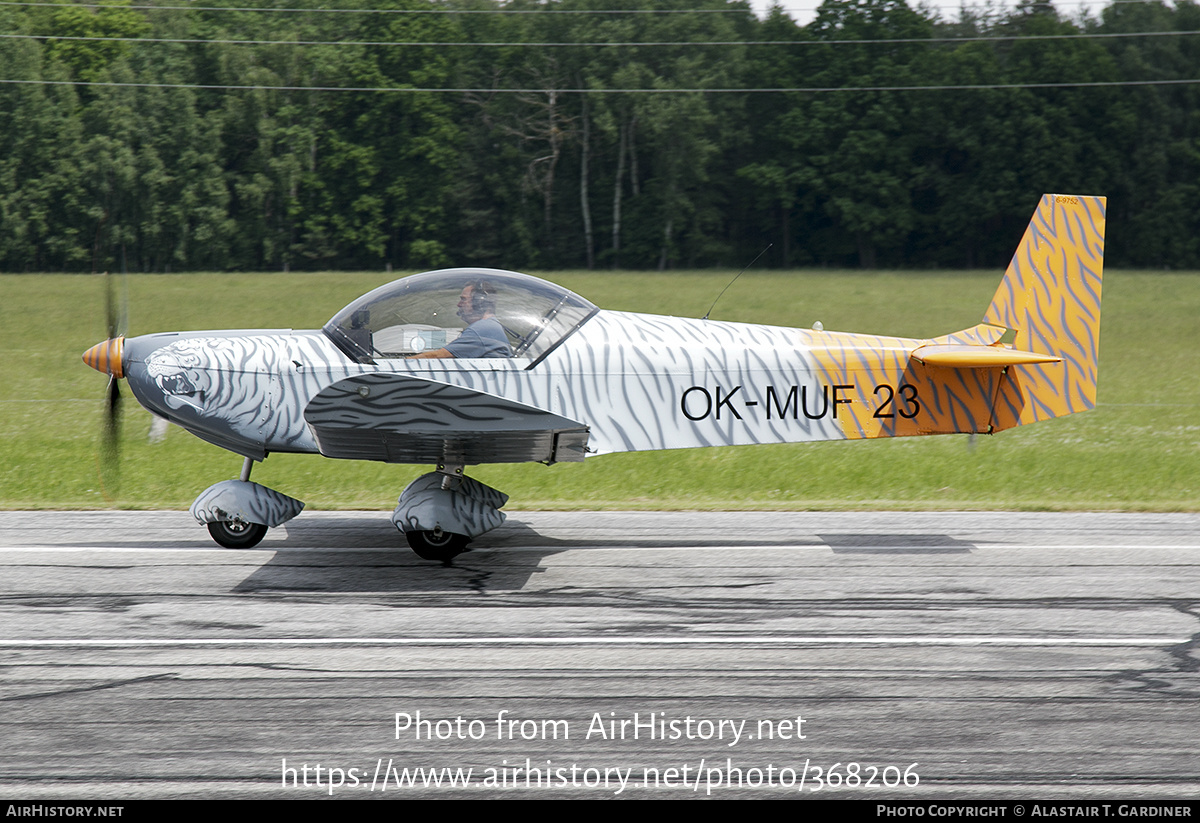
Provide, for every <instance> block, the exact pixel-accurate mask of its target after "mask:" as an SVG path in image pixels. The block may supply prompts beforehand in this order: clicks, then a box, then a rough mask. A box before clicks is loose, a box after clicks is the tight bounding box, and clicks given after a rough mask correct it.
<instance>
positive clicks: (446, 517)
mask: <svg viewBox="0 0 1200 823" xmlns="http://www.w3.org/2000/svg"><path fill="white" fill-rule="evenodd" d="M462 472H463V467H462V466H459V465H452V464H441V465H439V466H438V469H437V471H435V472H429V473H428V474H423V475H421V476H420V477H418V478H417V479H416V480H414V481H413V482H411V483H409V484H408V487H407V488H406V489H405V490H404V491H403V492H401V493H400V499H399V501H397V503H396V510H395V511H394V512H392V522H393V523H395V524H396V528H398V529H399V530H400V531H402V532H404V537H405V539H406V540H408V545H409V546H410V547H411V548H412V550H413V551H414V552H416V554H417V556H418V557H420V558H422V559H424V560H441V561H442V562H445V561H447V560H452V559H453V558H455V557H457V556H458V555H460V554H462V553H463V552H464V551H466V549H467V544H468V543H470V542H471V541H472V540H473V539H475V538H476V537H479V535H481V534H483V533H485V532H489V531H491V530H492V529H494V528H496V527H497V526H499V525H500V524H501V523H503V522H504V512H502V511H500V507H501V506H503V505H504V504H505V503H507V502H508V495H507V494H505V493H504V492H501V491H497V490H496V489H493V488H492V487H491V486H485V485H484V484H483V483H480V482H479V481H478V480H472V479H471V478H470V477H466V476H465V475H463V473H462Z"/></svg>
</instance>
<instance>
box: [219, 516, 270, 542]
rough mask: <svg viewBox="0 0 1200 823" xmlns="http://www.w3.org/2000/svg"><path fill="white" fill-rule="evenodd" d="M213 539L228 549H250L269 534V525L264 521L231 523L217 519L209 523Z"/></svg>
mask: <svg viewBox="0 0 1200 823" xmlns="http://www.w3.org/2000/svg"><path fill="white" fill-rule="evenodd" d="M208 533H209V534H210V535H212V539H213V540H215V541H217V543H218V544H219V545H221V546H224V547H225V548H227V549H249V548H253V547H254V546H257V545H258V544H259V543H260V542H261V541H262V539H263V538H264V537H266V536H267V527H266V526H264V525H263V524H262V523H231V522H228V521H225V520H216V521H213V522H212V523H209V524H208Z"/></svg>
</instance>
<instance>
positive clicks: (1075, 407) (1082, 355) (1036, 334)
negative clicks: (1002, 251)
mask: <svg viewBox="0 0 1200 823" xmlns="http://www.w3.org/2000/svg"><path fill="white" fill-rule="evenodd" d="M1104 213H1105V198H1103V197H1084V196H1078V195H1065V194H1046V195H1043V196H1042V200H1041V202H1040V203H1039V204H1038V207H1037V211H1035V212H1034V214H1033V219H1032V220H1030V221H1029V227H1028V228H1026V229H1025V236H1024V237H1022V238H1021V244H1020V245H1019V246H1018V247H1017V251H1016V254H1014V255H1013V258H1012V262H1011V263H1009V264H1008V271H1007V272H1005V274H1004V280H1003V281H1002V282H1001V283H1000V288H999V289H997V290H996V296H995V297H994V298H992V303H991V305H990V306H989V307H988V310H987V312H986V313H985V314H984V316H983V322H984V323H987V324H990V325H993V326H1001V327H1003V328H1006V329H1012V330H1014V331H1016V333H1017V334H1016V339H1015V340H1014V341H1013V347H1014V348H1016V349H1019V350H1024V351H1028V352H1036V353H1038V354H1044V355H1050V356H1053V357H1057V358H1059V362H1055V363H1042V364H1038V365H1012V366H1009V367H1008V371H1007V374H1006V375H1005V378H1006V379H1004V380H1003V381H1001V385H1000V392H999V395H998V397H997V398H996V401H995V404H994V405H993V417H992V427H993V430H994V431H999V430H1001V429H1007V428H1011V427H1013V426H1019V425H1022V424H1024V423H1033V422H1036V421H1038V420H1046V419H1049V418H1051V417H1061V416H1063V415H1065V414H1073V413H1074V412H1079V411H1084V410H1086V409H1091V408H1094V407H1095V405H1096V370H1097V359H1098V354H1099V349H1100V287H1101V280H1102V278H1103V274H1104Z"/></svg>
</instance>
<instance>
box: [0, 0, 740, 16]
mask: <svg viewBox="0 0 1200 823" xmlns="http://www.w3.org/2000/svg"><path fill="white" fill-rule="evenodd" d="M71 5H73V6H82V7H84V8H121V9H149V10H153V11H253V12H264V13H287V14H502V15H510V14H752V12H751V11H750V10H749V9H276V8H256V7H253V6H158V5H128V6H110V5H106V4H104V3H71ZM0 6H51V7H54V8H60V9H61V8H63V7H64V4H62V3H41V2H34V1H33V0H31V1H30V2H20V1H19V0H0Z"/></svg>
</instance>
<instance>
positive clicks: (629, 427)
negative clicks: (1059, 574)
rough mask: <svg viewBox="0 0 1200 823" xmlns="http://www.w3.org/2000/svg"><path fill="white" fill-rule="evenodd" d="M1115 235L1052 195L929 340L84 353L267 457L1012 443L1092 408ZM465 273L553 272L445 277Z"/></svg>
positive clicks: (603, 341) (132, 344) (634, 333)
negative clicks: (990, 278)
mask: <svg viewBox="0 0 1200 823" xmlns="http://www.w3.org/2000/svg"><path fill="white" fill-rule="evenodd" d="M1104 225H1105V200H1104V198H1103V197H1084V196H1076V195H1045V196H1043V197H1042V200H1041V202H1040V204H1039V205H1038V208H1037V210H1036V212H1035V213H1034V216H1033V219H1032V220H1031V221H1030V223H1029V226H1028V228H1027V229H1026V232H1025V235H1024V237H1023V238H1022V240H1021V242H1020V245H1019V246H1018V248H1017V251H1016V253H1015V254H1014V255H1013V258H1012V262H1011V264H1010V265H1009V267H1008V270H1007V272H1006V273H1005V276H1004V279H1003V281H1002V282H1001V284H1000V287H999V288H998V289H997V291H996V295H995V297H994V299H993V301H992V303H991V305H990V306H989V307H988V309H987V311H986V312H985V313H984V316H983V320H982V323H980V324H979V325H977V326H974V327H973V328H970V329H965V330H963V331H960V332H955V333H953V334H948V335H945V336H943V337H938V338H932V339H913V338H899V337H885V336H878V335H867V334H851V333H844V332H835V331H824V330H809V329H789V328H781V327H774V326H762V325H751V324H742V323H728V322H719V321H710V320H706V319H705V320H697V319H690V318H676V317H663V316H655V315H645V314H636V313H629V312H610V311H602V310H594V311H592V312H590V313H583V311H584V310H583V309H580V312H581V314H580V316H581V317H583V319H582V320H581V321H580V322H579V323H578V324H577V325H576V326H573V327H571V328H570V329H569V330H568V331H567V332H566V333H565V335H564V336H563V338H562V340H561V342H555V343H554V344H553V345H552V346H550V347H548V348H546V349H545V350H544V351H543V352H540V353H539V354H538V355H537V357H536V359H532V360H531V359H529V358H528V357H524V356H514V357H512V358H493V359H478V360H477V359H464V360H456V359H453V358H450V359H405V358H403V357H400V356H397V355H394V354H391V355H383V353H382V352H378V351H376V352H375V353H374V354H375V356H372V357H369V358H368V357H363V356H361V355H359V356H355V355H354V353H353V352H352V351H349V350H348V349H347V347H346V345H344V344H339V343H337V342H335V341H336V338H335V337H334V336H333V335H331V333H329V332H328V329H329V327H328V326H327V327H326V331H324V332H323V331H290V330H280V331H274V330H258V331H222V332H194V333H175V334H160V335H147V336H144V337H137V338H132V339H129V340H126V341H124V345H123V348H122V347H121V346H114V345H113V341H106V342H105V343H101V344H98V346H97V347H94V349H93V350H91V351H89V353H88V354H87V355H85V361H89V363H90V364H91V365H93V367H95V368H98V369H99V370H101V371H105V370H107V371H108V373H110V374H112V373H113V372H114V368H115V367H114V366H112V365H111V363H112V360H113V359H114V357H113V356H111V354H110V353H112V352H120V355H119V358H117V359H119V361H120V362H119V363H117V364H116V366H117V367H123V372H124V375H125V376H126V378H127V379H128V380H129V382H130V385H131V387H132V389H133V392H134V395H135V396H136V397H137V399H138V400H139V402H141V404H142V405H143V406H145V407H146V408H148V409H149V410H150V411H152V412H153V413H155V414H157V415H159V416H160V417H164V418H166V419H168V420H171V421H172V422H175V423H177V424H179V425H180V426H182V427H183V428H185V429H188V430H189V431H191V432H193V433H194V434H196V435H198V436H200V437H202V438H204V439H206V440H208V441H210V442H213V443H215V444H217V445H219V446H222V447H223V448H226V449H229V450H231V451H234V452H237V453H239V454H241V455H243V456H245V457H247V458H250V459H253V460H262V459H264V458H265V457H266V455H267V454H269V453H271V452H309V453H322V454H325V455H327V456H330V457H338V458H348V459H372V460H382V461H388V462H435V463H439V464H446V465H453V466H458V467H461V466H465V465H475V464H480V463H496V462H522V461H530V460H533V461H540V462H548V463H549V462H559V461H562V460H580V459H583V456H584V455H585V454H586V455H593V456H594V455H600V454H606V453H612V452H622V451H643V450H654V449H676V448H695V447H702V446H725V445H749V444H767V443H787V442H806V441H819V440H839V439H861V438H874V437H896V436H908V435H922V434H946V433H967V432H969V433H975V432H996V431H1001V430H1003V429H1007V428H1011V427H1013V426H1018V425H1023V424H1025V423H1032V422H1037V421H1040V420H1045V419H1048V418H1051V417H1058V416H1061V415H1065V414H1072V413H1074V412H1078V411H1083V410H1085V409H1090V408H1092V407H1094V405H1095V398H1096V379H1097V353H1098V346H1099V322H1100V295H1101V279H1102V275H1103V253H1104ZM463 273H467V274H470V275H471V276H478V275H480V274H482V276H492V277H493V278H495V279H498V280H501V282H510V283H519V282H520V280H519V279H520V278H525V279H526V280H528V281H529V282H531V283H533V282H534V281H536V278H527V277H526V276H525V275H517V274H515V273H511V272H489V270H447V271H446V272H445V274H446V275H447V276H451V275H453V276H459V277H461V276H464V275H463ZM432 274H441V273H432ZM429 277H430V275H417V276H414V277H413V278H411V279H412V280H414V281H416V280H418V279H419V278H426V279H428V278H429ZM404 283H405V281H397V284H394V285H403V284H404ZM536 283H537V284H538V287H539V288H541V287H544V286H552V284H547V283H545V282H544V281H536ZM554 288H557V287H554ZM564 294H565V295H567V296H569V297H573V298H575V299H576V300H578V301H579V303H580V304H582V305H584V308H585V309H586V305H590V304H586V301H584V300H582V299H580V298H577V296H572V295H570V293H568V292H565V290H564ZM354 305H356V304H352V306H351V307H348V308H352V307H353V306H354ZM592 308H593V309H594V308H595V307H592ZM553 316H554V315H553V313H548V314H547V315H546V317H545V318H544V319H543V321H542V325H543V326H546V325H548V324H550V323H551V321H552V318H553ZM336 319H337V318H335V320H336ZM331 323H333V321H331ZM413 328H424V327H417V326H414V327H413ZM1006 332H1013V333H1015V337H1014V338H1013V341H1012V343H1011V344H1009V343H1003V342H1001V341H1002V338H1003V337H1004V336H1005V334H1006ZM511 333H512V332H510V334H511ZM537 333H538V332H537V331H536V330H535V331H534V332H532V333H531V334H530V335H529V337H528V339H527V340H526V344H528V340H529V339H532V338H533V337H536V336H537ZM348 334H350V335H352V334H354V331H353V329H351V331H350V332H348ZM380 337H383V335H382V333H381V335H380ZM380 345H382V344H380ZM521 350H522V349H521V347H519V346H518V347H515V351H518V352H520V351H521ZM99 363H103V364H105V368H101V366H100V365H97V364H99ZM402 502H403V501H402ZM414 528H415V526H414Z"/></svg>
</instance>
